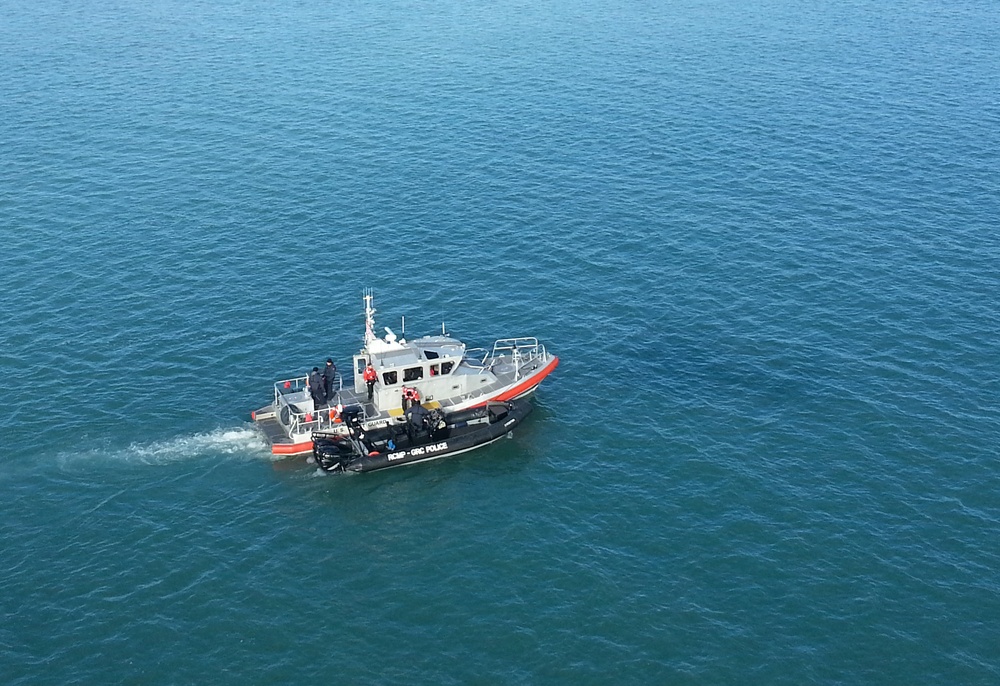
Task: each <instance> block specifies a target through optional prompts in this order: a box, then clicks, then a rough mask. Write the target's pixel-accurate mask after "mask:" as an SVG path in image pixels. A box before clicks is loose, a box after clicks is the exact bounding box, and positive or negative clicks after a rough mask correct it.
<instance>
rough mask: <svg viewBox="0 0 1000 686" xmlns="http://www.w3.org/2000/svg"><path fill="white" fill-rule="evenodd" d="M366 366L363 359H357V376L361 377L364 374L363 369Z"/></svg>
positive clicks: (365, 361)
mask: <svg viewBox="0 0 1000 686" xmlns="http://www.w3.org/2000/svg"><path fill="white" fill-rule="evenodd" d="M367 366H368V361H367V360H366V359H365V358H363V357H359V358H358V371H357V374H358V376H361V375H362V374H364V373H365V367H367Z"/></svg>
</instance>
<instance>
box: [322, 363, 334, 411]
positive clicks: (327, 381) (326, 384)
mask: <svg viewBox="0 0 1000 686" xmlns="http://www.w3.org/2000/svg"><path fill="white" fill-rule="evenodd" d="M323 389H324V390H325V391H326V400H327V402H329V403H333V400H334V398H335V397H336V396H337V365H335V364H334V363H333V360H331V359H330V358H329V357H328V358H326V366H325V367H323Z"/></svg>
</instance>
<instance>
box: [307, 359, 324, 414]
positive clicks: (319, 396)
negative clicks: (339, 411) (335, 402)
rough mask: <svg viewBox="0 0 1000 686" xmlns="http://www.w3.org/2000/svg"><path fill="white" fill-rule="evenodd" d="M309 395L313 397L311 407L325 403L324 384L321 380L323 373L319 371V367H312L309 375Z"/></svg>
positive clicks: (316, 407)
mask: <svg viewBox="0 0 1000 686" xmlns="http://www.w3.org/2000/svg"><path fill="white" fill-rule="evenodd" d="M309 395H311V396H312V399H313V408H314V409H317V410H318V409H319V408H321V407H323V406H324V405H326V384H325V383H324V382H323V375H322V374H320V373H319V367H313V370H312V374H310V375H309Z"/></svg>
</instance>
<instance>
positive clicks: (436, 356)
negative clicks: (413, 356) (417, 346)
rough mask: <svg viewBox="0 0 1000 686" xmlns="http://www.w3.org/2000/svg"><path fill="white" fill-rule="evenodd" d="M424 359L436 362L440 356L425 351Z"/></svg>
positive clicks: (430, 351) (431, 351)
mask: <svg viewBox="0 0 1000 686" xmlns="http://www.w3.org/2000/svg"><path fill="white" fill-rule="evenodd" d="M424 357H426V358H427V359H428V360H436V359H437V358H438V357H440V355H438V354H437V353H436V352H435V351H433V350H425V351H424Z"/></svg>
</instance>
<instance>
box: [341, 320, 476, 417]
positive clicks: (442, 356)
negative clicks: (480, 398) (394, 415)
mask: <svg viewBox="0 0 1000 686" xmlns="http://www.w3.org/2000/svg"><path fill="white" fill-rule="evenodd" d="M464 355H465V344H464V343H462V342H461V341H459V340H457V339H454V338H450V337H447V336H424V337H422V338H418V339H415V340H413V341H409V342H406V341H398V342H397V341H387V340H382V339H378V338H376V339H374V340H372V341H370V342H369V343H368V345H367V346H366V347H365V348H364V349H363V350H361V352H359V353H358V354H357V355H355V356H354V391H355V392H356V393H358V394H360V395H361V396H362V397H367V393H368V387H367V385H366V384H365V380H364V372H365V367H366V366H367V365H368V363H369V362H371V365H372V367H374V368H375V373H376V374H377V375H378V382H377V383H376V384H375V389H374V398H373V401H374V405H375V409H377V410H392V409H393V408H400V407H401V403H402V391H403V387H404V386H407V387H410V388H416V389H417V390H418V391H419V392H420V396H421V399H422V402H432V401H433V400H434V399H435V396H441V397H450V396H452V395H454V392H453V391H454V390H456V389H458V388H459V386H460V385H461V384H455V383H453V380H452V379H451V378H450V377H451V376H452V374H454V372H455V370H456V369H457V368H458V367H459V365H460V363H461V362H462V358H463V356H464Z"/></svg>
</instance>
